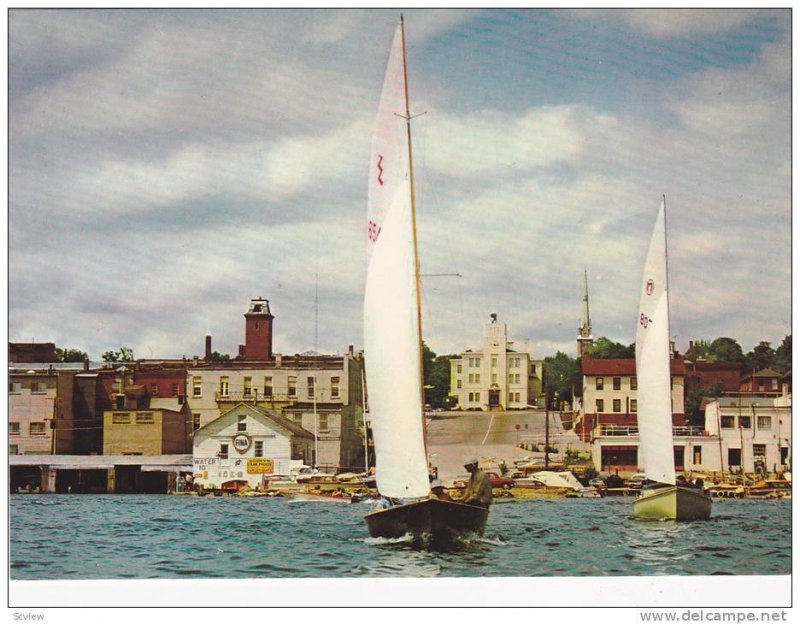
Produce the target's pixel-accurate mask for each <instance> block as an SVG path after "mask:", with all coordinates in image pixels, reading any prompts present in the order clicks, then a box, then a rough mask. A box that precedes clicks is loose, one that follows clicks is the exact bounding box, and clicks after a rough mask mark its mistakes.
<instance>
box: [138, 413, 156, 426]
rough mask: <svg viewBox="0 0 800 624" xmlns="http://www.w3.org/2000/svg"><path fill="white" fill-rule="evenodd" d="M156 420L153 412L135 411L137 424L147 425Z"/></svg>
mask: <svg viewBox="0 0 800 624" xmlns="http://www.w3.org/2000/svg"><path fill="white" fill-rule="evenodd" d="M155 421H156V419H155V415H154V414H153V412H136V424H137V425H149V424H152V423H154V422H155Z"/></svg>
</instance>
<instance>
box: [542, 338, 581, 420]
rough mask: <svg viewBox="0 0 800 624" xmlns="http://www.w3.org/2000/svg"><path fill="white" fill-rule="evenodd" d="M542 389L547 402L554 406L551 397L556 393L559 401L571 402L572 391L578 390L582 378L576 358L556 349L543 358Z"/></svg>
mask: <svg viewBox="0 0 800 624" xmlns="http://www.w3.org/2000/svg"><path fill="white" fill-rule="evenodd" d="M542 373H543V379H542V384H543V389H544V391H545V392H546V393H547V404H548V405H551V406H553V407H555V403H554V401H553V397H554V395H555V393H556V392H557V393H558V399H559V401H568V402H572V399H573V396H574V392H576V391H580V388H581V384H582V380H581V370H580V367H579V366H578V360H576V359H574V358H571V357H570V356H568V355H567V354H566V353H562V352H561V351H558V352H557V353H556V354H555V355H554V356H552V357H546V358H545V359H544V367H543V369H542Z"/></svg>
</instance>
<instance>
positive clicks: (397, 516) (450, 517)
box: [364, 499, 489, 547]
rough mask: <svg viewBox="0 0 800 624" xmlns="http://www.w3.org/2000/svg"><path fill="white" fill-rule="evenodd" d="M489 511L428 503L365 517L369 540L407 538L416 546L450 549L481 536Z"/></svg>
mask: <svg viewBox="0 0 800 624" xmlns="http://www.w3.org/2000/svg"><path fill="white" fill-rule="evenodd" d="M488 517H489V510H488V509H486V508H484V507H477V506H475V505H465V504H463V503H458V502H454V501H443V500H438V499H427V500H422V501H417V502H413V503H408V504H406V505H397V506H395V507H390V508H388V509H379V510H377V511H373V512H372V513H370V514H368V515H367V516H365V518H364V520H366V523H367V528H368V529H369V534H370V536H371V537H383V538H390V539H391V538H401V537H404V536H406V535H410V536H411V537H412V539H413V541H414V542H415V543H417V544H422V545H431V546H434V547H438V546H449V545H453V544H457V543H459V542H461V541H463V540H464V539H465V538H468V537H469V536H471V535H483V530H484V528H485V527H486V520H487V519H488Z"/></svg>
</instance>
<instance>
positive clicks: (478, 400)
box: [475, 392, 481, 403]
mask: <svg viewBox="0 0 800 624" xmlns="http://www.w3.org/2000/svg"><path fill="white" fill-rule="evenodd" d="M475 402H476V403H480V402H481V393H480V392H476V393H475Z"/></svg>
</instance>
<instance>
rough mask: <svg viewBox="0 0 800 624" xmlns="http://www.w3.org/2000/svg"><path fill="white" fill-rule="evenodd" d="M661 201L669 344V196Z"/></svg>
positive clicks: (662, 197)
mask: <svg viewBox="0 0 800 624" xmlns="http://www.w3.org/2000/svg"><path fill="white" fill-rule="evenodd" d="M661 201H663V202H664V265H665V267H666V270H665V271H664V275H665V276H666V277H665V279H666V284H664V286H665V287H666V289H667V344H669V339H670V338H669V337H670V336H671V335H672V334H671V333H670V330H671V327H670V326H669V252H668V251H667V196H666V195H661ZM670 358H672V352H671V351H670ZM670 377H672V371H670Z"/></svg>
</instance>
